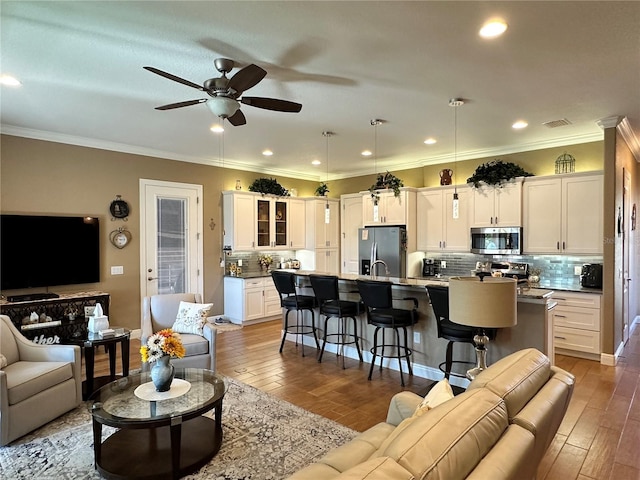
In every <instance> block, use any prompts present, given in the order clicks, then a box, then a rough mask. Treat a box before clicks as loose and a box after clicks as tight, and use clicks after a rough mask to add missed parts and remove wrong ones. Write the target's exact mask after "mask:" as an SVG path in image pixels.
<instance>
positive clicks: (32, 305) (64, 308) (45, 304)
mask: <svg viewBox="0 0 640 480" xmlns="http://www.w3.org/2000/svg"><path fill="white" fill-rule="evenodd" d="M110 301H111V300H110V296H109V294H108V293H104V292H77V293H63V294H60V296H59V297H58V298H47V299H39V300H29V301H23V302H7V301H2V302H0V313H1V314H3V315H7V316H8V317H9V318H10V319H11V321H12V322H13V324H14V325H15V326H16V328H17V329H18V330H20V332H22V335H24V336H25V337H26V338H27V339H29V340H31V341H34V342H35V343H42V344H50V343H66V342H64V340H72V339H76V338H81V337H86V335H87V318H86V317H85V313H84V312H85V307H95V305H96V303H100V304H101V305H102V310H103V312H104V314H105V315H109V303H110ZM70 311H74V312H77V314H76V316H75V318H73V319H71V318H70V317H69V315H68V312H70ZM33 312H35V313H37V314H38V315H41V314H45V316H48V317H51V321H50V322H38V323H24V322H23V319H25V318H29V317H30V316H31V314H32V313H33Z"/></svg>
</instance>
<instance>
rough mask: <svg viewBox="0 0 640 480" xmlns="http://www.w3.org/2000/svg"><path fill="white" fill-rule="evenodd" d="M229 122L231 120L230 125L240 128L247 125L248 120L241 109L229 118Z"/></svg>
mask: <svg viewBox="0 0 640 480" xmlns="http://www.w3.org/2000/svg"><path fill="white" fill-rule="evenodd" d="M227 120H229V123H230V124H231V125H233V126H234V127H239V126H240V125H245V124H246V123H247V119H246V118H245V116H244V113H242V111H241V110H240V109H238V111H236V113H234V114H233V115H231V116H230V117H227Z"/></svg>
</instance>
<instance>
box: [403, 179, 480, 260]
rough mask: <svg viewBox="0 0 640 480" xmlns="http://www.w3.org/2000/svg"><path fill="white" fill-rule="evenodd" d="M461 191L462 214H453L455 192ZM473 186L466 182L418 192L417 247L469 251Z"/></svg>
mask: <svg viewBox="0 0 640 480" xmlns="http://www.w3.org/2000/svg"><path fill="white" fill-rule="evenodd" d="M456 190H457V192H458V205H459V208H458V218H453V194H454V192H455V191H456ZM471 195H472V192H471V189H470V188H469V187H468V186H466V185H464V186H458V187H457V189H455V188H454V187H444V188H443V187H435V188H425V189H420V190H419V191H418V194H417V212H418V213H417V220H416V226H417V249H418V250H422V251H425V252H426V251H428V252H433V251H438V250H446V251H454V252H469V250H470V248H471V246H470V242H471V235H470V230H469V229H470V227H469V210H470V205H471Z"/></svg>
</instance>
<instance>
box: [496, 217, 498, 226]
mask: <svg viewBox="0 0 640 480" xmlns="http://www.w3.org/2000/svg"><path fill="white" fill-rule="evenodd" d="M497 224H498V217H496V225H497Z"/></svg>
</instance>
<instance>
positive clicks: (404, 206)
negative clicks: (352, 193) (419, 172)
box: [362, 188, 416, 227]
mask: <svg viewBox="0 0 640 480" xmlns="http://www.w3.org/2000/svg"><path fill="white" fill-rule="evenodd" d="M378 195H379V199H378V203H377V205H376V204H375V202H374V200H373V198H372V197H371V193H370V192H363V194H362V223H363V226H365V227H371V226H376V225H406V226H407V227H408V226H409V225H412V224H414V222H415V218H416V191H415V189H409V188H401V189H400V194H399V195H398V196H397V197H396V196H395V194H394V192H393V190H390V191H388V190H384V191H378Z"/></svg>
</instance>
